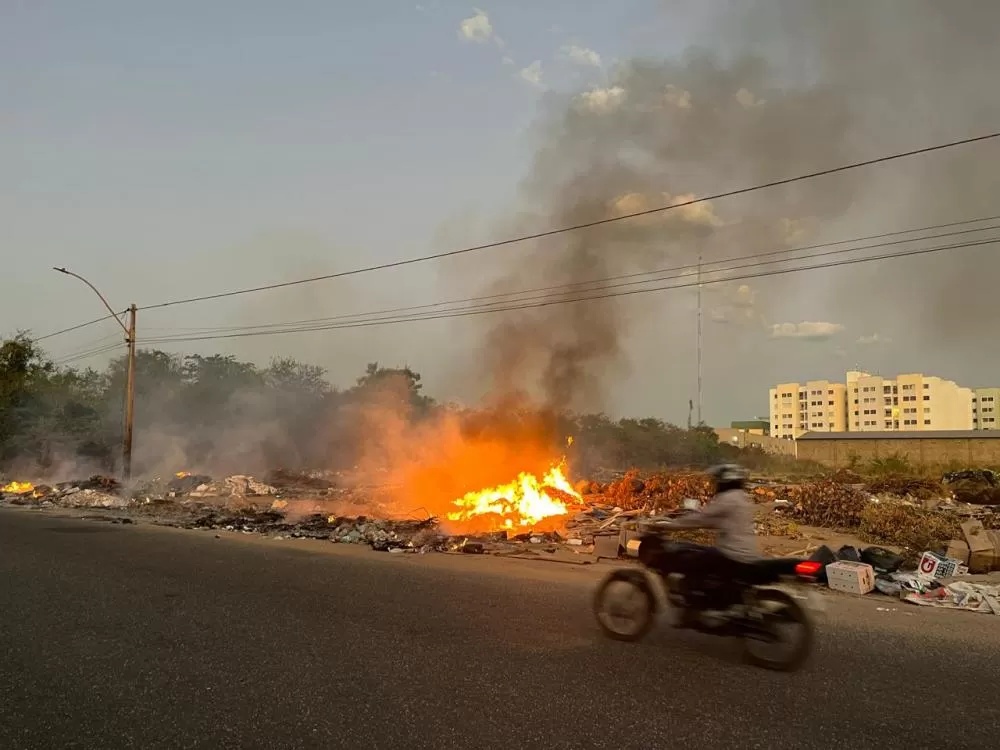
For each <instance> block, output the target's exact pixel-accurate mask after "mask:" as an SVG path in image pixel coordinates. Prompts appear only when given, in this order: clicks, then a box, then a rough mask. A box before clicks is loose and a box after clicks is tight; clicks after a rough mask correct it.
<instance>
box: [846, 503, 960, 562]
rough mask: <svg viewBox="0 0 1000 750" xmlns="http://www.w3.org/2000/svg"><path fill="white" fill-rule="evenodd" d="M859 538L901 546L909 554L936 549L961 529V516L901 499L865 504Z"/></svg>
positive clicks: (911, 555)
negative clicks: (907, 502)
mask: <svg viewBox="0 0 1000 750" xmlns="http://www.w3.org/2000/svg"><path fill="white" fill-rule="evenodd" d="M859 530H860V533H861V538H862V539H865V540H866V541H869V542H873V543H876V544H891V545H893V546H896V547H903V548H905V549H906V550H907V551H908V553H909V556H910V557H911V558H912V557H913V556H914V555H919V554H920V553H921V552H922V551H923V550H927V549H937V548H939V547H941V546H942V545H944V544H945V543H946V542H947V541H948V540H949V539H951V538H953V537H955V536H957V535H958V534H959V533H960V532H961V517H959V516H958V515H956V514H954V513H945V512H936V511H928V510H924V509H923V508H917V507H914V506H912V505H909V504H906V503H905V502H902V501H895V502H894V501H881V502H878V503H868V504H867V507H865V508H864V510H863V511H862V513H861V518H860V523H859Z"/></svg>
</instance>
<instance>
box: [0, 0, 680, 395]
mask: <svg viewBox="0 0 1000 750" xmlns="http://www.w3.org/2000/svg"><path fill="white" fill-rule="evenodd" d="M655 5H656V3H655V2H651V1H649V0H646V1H642V2H625V3H620V4H617V5H614V6H612V5H610V4H596V3H595V4H580V3H577V2H570V1H569V0H553V1H550V2H545V3H533V2H505V3H503V4H502V7H497V8H490V7H484V8H481V9H480V8H476V7H473V6H471V5H467V4H464V3H452V2H440V1H436V0H428V1H427V2H424V3H423V4H415V3H413V2H395V1H393V0H383V1H381V2H377V3H369V4H348V3H330V2H318V1H317V2H304V1H301V0H300V1H298V2H292V3H282V4H278V3H271V2H261V1H260V0H251V1H246V0H241V1H240V2H236V0H220V1H218V2H212V3H202V2H174V3H170V4H166V5H164V4H152V3H136V2H126V1H124V0H121V1H117V2H115V1H109V0H96V1H95V2H89V3H85V4H84V3H74V2H46V1H44V0H32V1H30V2H12V1H11V0H7V2H6V3H5V11H4V23H3V25H2V28H0V89H2V90H3V92H4V97H3V111H2V117H0V194H2V195H3V196H4V199H3V201H2V202H0V225H2V227H3V229H2V236H0V242H2V244H0V246H2V248H3V255H4V267H5V269H6V270H7V272H8V273H9V274H10V278H9V279H8V280H7V281H8V283H6V284H5V285H4V294H3V295H2V296H0V321H2V322H3V325H2V326H0V329H2V330H3V331H4V332H7V333H10V332H12V331H13V330H16V329H30V330H32V331H33V332H35V333H37V334H45V333H48V332H50V331H53V330H56V329H59V328H62V327H65V326H70V325H73V324H75V323H78V322H82V321H85V320H88V319H90V318H93V317H97V316H98V315H100V313H101V308H100V307H99V302H98V300H96V299H95V298H93V296H92V295H91V293H90V292H89V290H87V289H86V288H85V287H84V286H83V285H81V284H78V283H77V282H75V281H73V280H72V279H68V278H65V277H61V276H59V275H57V274H55V273H54V272H53V271H51V270H50V267H51V266H53V265H65V266H68V267H69V268H70V269H72V270H75V271H77V272H78V273H81V274H83V275H84V276H87V277H88V278H90V279H91V280H92V281H93V282H94V283H95V284H96V285H97V286H98V287H99V288H100V289H101V290H102V291H103V292H104V294H105V295H106V296H107V297H108V298H109V299H110V300H111V302H112V304H113V305H114V306H115V307H116V308H124V307H125V306H126V305H127V304H128V303H129V302H133V301H134V302H137V303H138V304H140V305H144V304H150V303H154V302H160V301H164V300H168V299H175V298H178V297H187V296H191V295H198V294H203V293H211V292H215V291H221V290H226V289H231V288H236V287H243V286H247V285H250V286H253V285H258V284H261V283H267V282H269V281H282V280H290V279H295V278H299V277H302V276H309V275H313V274H320V273H329V272H332V271H338V270H343V269H345V268H351V267H355V266H359V265H366V264H369V263H372V262H381V261H386V260H394V259H399V258H405V257H410V256H414V255H420V254H424V253H426V252H430V251H437V250H441V249H448V248H449V247H451V246H454V245H455V244H462V243H464V242H475V241H481V240H486V239H491V238H492V237H493V235H492V234H491V232H492V231H493V230H491V229H490V227H489V224H490V222H491V221H492V220H493V218H494V217H495V216H497V215H499V214H500V213H502V212H503V210H504V209H505V208H506V206H507V205H509V203H510V201H511V200H512V199H513V197H514V195H515V194H516V189H517V185H518V181H519V179H520V178H521V177H522V176H523V175H524V173H525V171H526V169H527V165H528V163H529V160H530V158H531V155H532V151H531V144H530V143H529V142H528V141H527V136H526V128H527V127H528V126H529V125H530V123H531V122H532V120H533V119H534V117H535V115H536V112H537V110H538V107H539V101H540V97H542V96H543V95H544V90H545V89H546V88H549V87H579V86H582V85H587V83H588V82H590V81H593V82H595V83H597V82H600V81H601V80H602V79H603V77H604V76H605V75H606V73H605V72H604V71H605V70H606V69H607V68H608V66H610V65H611V64H613V61H614V60H615V59H616V58H618V57H620V56H626V55H628V56H630V55H635V54H637V53H641V52H644V51H645V52H653V53H658V54H664V53H667V52H669V51H672V49H675V48H679V46H680V40H681V38H682V37H683V26H682V25H681V24H679V23H676V24H673V23H672V24H663V23H662V22H663V18H662V15H661V14H660V13H658V12H656V8H655ZM671 40H673V41H671ZM440 266H441V264H436V265H426V266H419V267H409V268H407V269H406V270H405V272H393V273H386V274H379V275H372V276H366V277H358V278H356V279H353V280H351V282H350V283H346V282H327V283H325V284H317V285H311V286H310V287H308V288H305V287H299V288H295V289H293V290H289V291H283V292H273V293H267V294H261V295H254V296H252V297H240V298H236V299H234V300H232V301H224V302H217V303H207V304H204V305H191V306H187V307H178V308H170V309H168V310H164V311H154V312H150V313H147V314H145V315H144V316H143V318H142V320H141V321H140V337H142V335H143V334H144V333H145V334H147V335H156V333H159V332H163V331H166V330H167V329H182V328H185V327H192V328H193V327H205V326H214V325H232V324H234V323H245V322H262V321H265V320H288V319H296V318H298V317H314V316H322V315H334V314H337V313H341V312H345V311H346V312H353V311H357V310H367V309H376V308H377V307H378V306H379V305H382V304H388V303H394V304H400V303H401V299H402V300H404V302H406V303H408V302H413V303H420V302H426V301H431V300H437V299H441V298H442V297H441V295H442V294H445V295H447V294H452V295H454V294H455V292H454V290H450V289H447V288H445V287H446V286H447V285H446V284H444V285H443V284H442V282H441V278H440V277H441V274H442V273H445V274H447V273H448V271H449V269H447V268H445V269H442V268H441V267H440ZM460 296H461V295H460ZM115 336H116V329H115V327H114V324H113V323H112V322H108V323H105V324H102V325H100V326H94V327H91V328H88V329H85V330H82V331H79V332H74V333H72V334H67V335H66V336H61V337H57V338H55V339H51V340H49V341H47V342H46V343H47V345H48V346H49V347H50V351H51V353H52V354H53V355H54V356H57V357H61V356H67V355H72V354H75V353H78V352H80V351H83V350H87V349H88V348H93V347H96V346H98V345H100V344H101V343H102V342H103V343H108V342H112V343H113V341H114V337H115ZM418 338H420V339H421V341H420V343H419V344H415V343H414V336H413V334H412V332H404V331H402V327H399V328H394V329H393V330H389V329H385V330H378V331H375V330H369V331H365V332H359V333H355V332H342V333H332V334H308V335H293V336H287V337H273V338H267V339H263V340H256V339H253V340H250V339H248V340H242V341H234V342H223V343H221V344H216V343H214V342H213V343H206V344H188V345H184V346H183V347H182V348H183V349H184V350H188V351H190V350H195V351H197V350H201V351H215V350H218V349H226V350H229V351H233V352H235V353H237V354H238V355H240V356H245V357H249V358H253V359H256V360H258V361H267V359H268V358H269V357H270V356H272V355H274V354H290V355H293V356H297V357H300V358H303V359H309V360H312V361H318V362H320V363H321V364H323V365H325V366H327V367H329V368H330V370H331V373H332V374H333V376H334V378H335V379H339V380H344V379H345V378H350V377H351V375H352V374H353V373H355V372H357V371H359V370H360V369H361V368H362V367H363V364H364V362H365V361H367V360H369V359H376V358H378V359H381V360H382V361H398V360H407V361H411V360H413V361H414V364H416V365H418V366H419V365H424V366H425V367H433V363H423V362H419V361H418V360H420V359H421V358H422V357H425V356H426V352H427V350H428V349H432V350H433V349H434V348H435V347H442V348H444V349H445V350H447V348H448V347H449V346H453V347H456V346H457V347H459V349H458V351H459V352H460V351H461V348H460V347H461V346H465V345H467V343H468V342H466V343H465V344H457V343H456V342H455V337H454V330H453V324H452V330H450V329H449V325H448V324H447V323H444V324H439V325H437V326H433V325H432V324H423V325H421V326H420V336H419V337H418ZM459 339H461V337H460V336H459ZM178 350H180V347H179V348H178ZM107 356H110V355H102V356H97V357H93V358H90V359H85V360H79V361H78V362H77V364H80V365H95V366H100V365H101V364H102V363H103V361H104V360H105V359H106V357H107Z"/></svg>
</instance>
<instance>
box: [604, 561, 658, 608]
mask: <svg viewBox="0 0 1000 750" xmlns="http://www.w3.org/2000/svg"><path fill="white" fill-rule="evenodd" d="M609 578H610V579H611V580H615V581H627V582H628V583H631V584H633V585H635V586H637V587H639V588H642V589H645V590H647V591H649V592H650V593H651V594H652V595H653V603H654V605H655V607H656V610H655V611H657V612H660V611H662V610H663V605H664V603H665V602H666V592H665V590H664V587H663V583H662V581H660V579H659V577H658V576H656V575H654V574H653V573H651V572H650V571H648V570H645V569H644V568H619V569H618V570H616V571H615V572H614V573H612V574H611V575H610V576H609Z"/></svg>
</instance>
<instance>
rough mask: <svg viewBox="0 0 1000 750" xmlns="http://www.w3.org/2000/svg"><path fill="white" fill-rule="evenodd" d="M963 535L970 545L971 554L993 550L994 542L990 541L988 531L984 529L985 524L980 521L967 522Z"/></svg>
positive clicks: (964, 524) (963, 527)
mask: <svg viewBox="0 0 1000 750" xmlns="http://www.w3.org/2000/svg"><path fill="white" fill-rule="evenodd" d="M962 534H963V535H964V536H965V541H966V542H968V544H969V551H970V552H984V551H986V550H991V549H993V542H991V541H990V538H989V536H988V535H987V533H986V529H984V528H983V524H982V523H981V522H979V521H966V522H965V523H963V524H962Z"/></svg>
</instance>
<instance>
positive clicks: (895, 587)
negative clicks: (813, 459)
mask: <svg viewBox="0 0 1000 750" xmlns="http://www.w3.org/2000/svg"><path fill="white" fill-rule="evenodd" d="M897 507H904V506H897ZM910 510H911V511H912V510H913V509H912V508H911V509H910ZM887 520H888V522H890V523H891V519H887ZM958 531H959V532H960V535H961V536H962V538H961V539H952V540H951V541H950V542H948V544H947V547H946V548H943V549H942V547H940V546H936V547H935V548H933V549H928V550H925V551H924V552H923V553H922V554H921V555H920V556H919V558H918V560H917V561H916V563H915V565H911V566H909V569H904V568H905V563H906V560H905V559H904V557H903V556H902V555H897V554H895V553H893V552H891V551H890V550H887V549H884V548H879V547H869V548H867V549H864V550H862V551H860V552H859V551H858V550H857V549H856V548H853V547H842V548H841V549H840V550H838V551H837V552H833V551H832V550H830V549H829V548H828V547H821V548H819V549H817V550H816V551H815V552H814V553H813V555H812V557H811V558H810V559H812V560H815V561H817V562H821V563H823V565H824V567H823V573H822V574H821V578H820V580H821V581H823V582H825V583H826V584H827V585H828V586H829V587H830V588H831V589H834V590H837V591H842V592H844V593H848V594H856V595H862V596H863V595H866V594H869V593H872V592H877V593H879V594H884V595H886V596H890V597H896V598H898V599H900V600H902V601H904V602H908V603H911V604H917V605H921V606H928V607H941V608H946V609H958V610H965V611H968V612H979V613H984V614H993V615H1000V585H998V584H997V582H996V580H995V579H992V580H990V579H987V580H983V579H982V578H979V579H976V578H974V577H973V576H971V575H970V573H971V574H976V573H986V572H989V571H998V570H1000V534H998V533H997V532H993V531H989V530H987V529H985V528H984V527H983V525H982V524H981V523H980V522H979V521H976V520H970V521H965V522H964V523H961V524H960V526H959V528H958Z"/></svg>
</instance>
